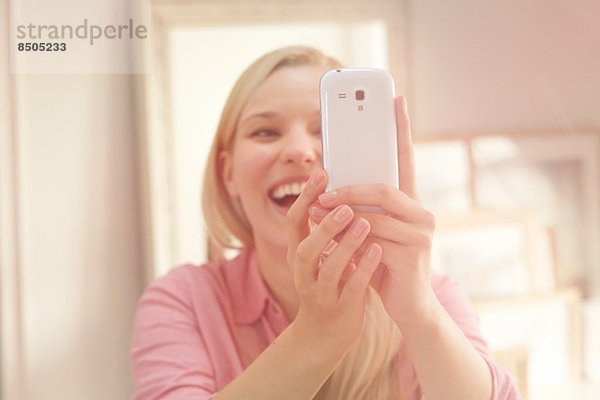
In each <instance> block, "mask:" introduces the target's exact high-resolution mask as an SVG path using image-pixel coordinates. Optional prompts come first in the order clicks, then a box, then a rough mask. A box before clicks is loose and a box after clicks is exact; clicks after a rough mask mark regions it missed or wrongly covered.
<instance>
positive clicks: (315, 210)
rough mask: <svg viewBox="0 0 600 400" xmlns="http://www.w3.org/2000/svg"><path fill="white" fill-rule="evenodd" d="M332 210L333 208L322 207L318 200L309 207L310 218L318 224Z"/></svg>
mask: <svg viewBox="0 0 600 400" xmlns="http://www.w3.org/2000/svg"><path fill="white" fill-rule="evenodd" d="M330 211H331V208H324V207H321V205H320V204H319V203H318V202H316V203H313V204H312V205H311V206H310V208H309V209H308V213H309V215H310V219H311V220H312V221H313V222H315V223H317V224H319V223H321V221H322V220H323V218H325V216H326V215H327V214H329V212H330Z"/></svg>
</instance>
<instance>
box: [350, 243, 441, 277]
mask: <svg viewBox="0 0 600 400" xmlns="http://www.w3.org/2000/svg"><path fill="white" fill-rule="evenodd" d="M371 244H378V245H379V246H380V247H381V248H382V249H383V256H382V258H381V261H380V262H381V264H384V265H385V266H386V267H387V268H390V269H394V270H397V269H398V268H399V266H402V265H419V263H418V262H416V261H418V259H419V258H420V257H421V255H422V254H423V251H422V250H423V247H420V246H414V245H410V246H406V245H403V244H398V243H396V242H391V241H389V240H385V239H380V238H373V237H367V238H365V240H364V242H363V243H362V245H361V246H360V248H359V249H358V250H357V251H356V254H357V255H359V254H360V255H363V254H364V253H365V252H366V251H367V249H368V248H369V245H371ZM423 246H430V242H424V244H423Z"/></svg>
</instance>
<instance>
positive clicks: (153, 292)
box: [138, 253, 247, 314]
mask: <svg viewBox="0 0 600 400" xmlns="http://www.w3.org/2000/svg"><path fill="white" fill-rule="evenodd" d="M246 262H247V256H246V255H245V254H244V253H242V254H240V255H238V256H237V257H236V258H234V259H232V260H226V259H219V260H216V261H214V262H209V263H206V264H202V265H193V264H183V265H179V266H176V267H174V268H172V269H171V270H170V271H169V272H167V273H166V274H165V275H163V276H161V277H159V278H157V279H155V280H154V281H153V282H152V283H150V285H149V286H148V287H147V288H146V290H145V291H144V293H143V294H142V296H141V298H140V300H139V302H138V308H145V307H146V308H147V306H149V305H151V306H152V307H151V308H152V309H154V310H156V307H157V306H161V307H162V308H169V309H171V310H173V309H177V310H179V311H180V312H186V313H194V314H196V313H198V311H199V310H210V309H214V308H215V307H216V308H218V309H222V308H223V307H225V305H226V304H228V303H230V301H231V287H232V284H233V283H234V282H235V281H234V279H236V278H235V276H236V275H238V274H239V273H240V271H243V269H244V266H245V264H246Z"/></svg>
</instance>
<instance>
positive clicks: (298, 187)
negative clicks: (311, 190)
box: [273, 182, 306, 199]
mask: <svg viewBox="0 0 600 400" xmlns="http://www.w3.org/2000/svg"><path fill="white" fill-rule="evenodd" d="M304 186H306V182H303V183H286V184H284V185H281V186H278V187H276V188H275V190H274V191H273V197H274V198H276V199H281V198H282V197H285V196H291V195H293V196H297V195H299V194H300V193H301V192H302V190H304Z"/></svg>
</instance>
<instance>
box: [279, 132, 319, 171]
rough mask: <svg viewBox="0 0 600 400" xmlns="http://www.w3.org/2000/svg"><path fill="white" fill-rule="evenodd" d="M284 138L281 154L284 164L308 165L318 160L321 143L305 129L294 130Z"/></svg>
mask: <svg viewBox="0 0 600 400" xmlns="http://www.w3.org/2000/svg"><path fill="white" fill-rule="evenodd" d="M286 136H287V137H286V140H285V143H284V148H283V150H282V152H281V157H282V161H283V162H284V163H295V164H308V163H314V162H316V161H317V160H318V159H319V157H320V154H321V141H320V138H319V137H318V136H316V135H314V134H312V133H310V132H308V131H307V130H305V129H296V130H294V131H292V132H290V133H289V134H288V135H286Z"/></svg>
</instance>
